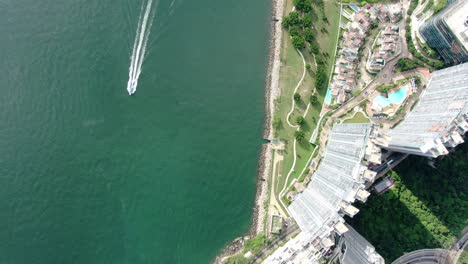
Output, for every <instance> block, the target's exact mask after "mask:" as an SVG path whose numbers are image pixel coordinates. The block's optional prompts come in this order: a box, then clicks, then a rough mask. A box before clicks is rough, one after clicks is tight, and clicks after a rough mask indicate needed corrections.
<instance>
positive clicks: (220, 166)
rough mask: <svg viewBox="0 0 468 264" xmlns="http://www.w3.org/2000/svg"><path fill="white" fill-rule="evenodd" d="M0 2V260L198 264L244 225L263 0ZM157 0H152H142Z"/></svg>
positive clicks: (259, 99)
mask: <svg viewBox="0 0 468 264" xmlns="http://www.w3.org/2000/svg"><path fill="white" fill-rule="evenodd" d="M142 2H143V1H142V0H95V1H90V0H40V1H37V0H2V1H0V36H1V42H0V70H1V72H2V73H1V78H0V89H1V96H0V120H1V122H0V263H2V264H143V263H145V264H154V263H163V264H169V263H170V264H173V263H183V264H185V263H195V264H198V263H203V264H206V263H209V262H210V261H212V260H213V259H214V257H215V256H216V255H217V253H219V251H220V250H221V249H222V248H223V247H224V246H225V245H226V243H228V242H229V241H230V240H232V239H234V238H235V237H237V236H240V235H243V234H245V232H247V231H248V229H249V226H250V224H251V221H252V208H253V206H254V199H255V190H256V173H257V164H258V157H259V152H260V148H261V144H262V141H261V138H262V132H263V131H262V130H263V120H264V85H265V76H266V65H267V59H268V44H269V29H270V25H271V24H270V23H271V17H270V12H271V11H270V10H271V0H258V1H251V0H236V1H214V0H197V1H190V0H160V1H159V5H158V6H157V11H156V16H155V18H154V23H153V25H152V27H151V34H150V35H149V40H148V42H147V43H148V46H147V48H146V53H145V56H143V57H144V63H143V64H142V67H141V74H140V75H139V79H138V89H137V90H136V93H135V94H134V95H133V96H129V95H128V92H127V85H128V81H129V66H130V63H131V62H130V56H131V54H132V49H133V46H134V43H135V35H136V31H137V22H138V19H139V17H140V10H141V9H142V5H143V3H142ZM155 2H156V1H155Z"/></svg>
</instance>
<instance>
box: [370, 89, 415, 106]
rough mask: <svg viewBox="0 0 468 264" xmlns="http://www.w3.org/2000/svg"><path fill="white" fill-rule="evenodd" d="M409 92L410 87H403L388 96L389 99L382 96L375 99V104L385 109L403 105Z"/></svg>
mask: <svg viewBox="0 0 468 264" xmlns="http://www.w3.org/2000/svg"><path fill="white" fill-rule="evenodd" d="M407 92H408V85H404V86H402V87H401V88H400V89H398V90H396V91H394V92H391V93H389V94H388V98H387V97H385V96H382V95H378V96H377V97H375V98H374V101H373V104H374V105H379V106H380V107H381V108H385V107H387V106H389V105H390V104H401V103H403V101H404V100H405V98H406V93H407Z"/></svg>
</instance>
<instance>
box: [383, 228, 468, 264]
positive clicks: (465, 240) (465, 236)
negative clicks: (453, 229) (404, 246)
mask: <svg viewBox="0 0 468 264" xmlns="http://www.w3.org/2000/svg"><path fill="white" fill-rule="evenodd" d="M467 244H468V227H465V229H463V232H462V235H461V238H460V239H459V240H458V241H457V242H456V243H455V244H454V245H453V246H452V248H451V249H450V250H449V249H440V248H436V249H420V250H415V251H412V252H409V253H407V254H405V255H403V256H401V257H399V258H398V259H396V260H395V261H393V262H392V264H426V263H437V264H454V263H457V261H458V258H459V257H460V254H461V252H463V249H464V248H465V247H466V245H467Z"/></svg>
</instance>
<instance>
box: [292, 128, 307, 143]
mask: <svg viewBox="0 0 468 264" xmlns="http://www.w3.org/2000/svg"><path fill="white" fill-rule="evenodd" d="M294 138H296V140H297V141H299V142H302V141H303V140H304V139H305V134H304V132H303V131H301V130H297V131H296V132H294Z"/></svg>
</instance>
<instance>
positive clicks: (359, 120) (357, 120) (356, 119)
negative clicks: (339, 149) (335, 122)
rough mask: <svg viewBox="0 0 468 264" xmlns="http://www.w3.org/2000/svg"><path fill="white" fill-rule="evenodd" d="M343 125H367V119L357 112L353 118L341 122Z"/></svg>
mask: <svg viewBox="0 0 468 264" xmlns="http://www.w3.org/2000/svg"><path fill="white" fill-rule="evenodd" d="M343 123H345V124H354V123H369V119H367V117H365V116H364V115H363V114H362V113H361V112H358V113H356V114H355V115H354V117H353V118H350V119H346V120H345V121H343Z"/></svg>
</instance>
